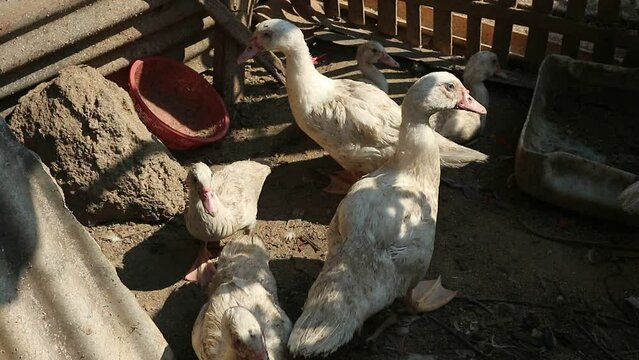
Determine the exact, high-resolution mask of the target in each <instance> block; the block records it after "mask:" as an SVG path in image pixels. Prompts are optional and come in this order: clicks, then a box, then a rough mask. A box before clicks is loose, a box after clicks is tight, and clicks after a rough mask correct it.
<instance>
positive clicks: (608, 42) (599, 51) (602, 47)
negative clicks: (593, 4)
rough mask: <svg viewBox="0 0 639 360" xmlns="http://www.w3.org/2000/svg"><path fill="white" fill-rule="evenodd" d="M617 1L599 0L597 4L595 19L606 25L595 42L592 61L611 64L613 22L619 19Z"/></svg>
mask: <svg viewBox="0 0 639 360" xmlns="http://www.w3.org/2000/svg"><path fill="white" fill-rule="evenodd" d="M619 2H620V0H605V1H601V0H600V1H599V3H598V4H597V19H598V20H599V21H600V22H601V23H602V24H603V26H605V27H607V31H606V32H605V34H603V36H601V39H600V40H599V41H596V42H595V47H594V49H593V52H592V60H593V61H596V62H601V63H606V64H611V63H612V62H613V60H614V58H615V24H616V23H617V21H618V20H619Z"/></svg>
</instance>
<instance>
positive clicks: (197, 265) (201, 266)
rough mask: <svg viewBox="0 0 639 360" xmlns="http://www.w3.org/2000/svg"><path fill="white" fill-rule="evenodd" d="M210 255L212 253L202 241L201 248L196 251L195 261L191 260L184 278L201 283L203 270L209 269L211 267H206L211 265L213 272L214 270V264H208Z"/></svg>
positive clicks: (211, 255)
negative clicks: (191, 263)
mask: <svg viewBox="0 0 639 360" xmlns="http://www.w3.org/2000/svg"><path fill="white" fill-rule="evenodd" d="M212 257H213V254H211V252H210V251H209V249H208V247H207V246H206V243H204V244H203V246H202V248H201V249H200V252H198V254H197V258H196V259H195V262H193V265H191V268H190V269H189V272H188V273H187V274H186V275H185V276H184V280H186V281H197V282H200V284H201V281H200V280H201V277H202V276H203V272H204V271H205V270H206V271H208V272H210V271H211V269H207V268H208V267H211V266H212V270H213V273H214V272H215V265H213V264H211V265H208V264H209V260H210V259H211V258H212Z"/></svg>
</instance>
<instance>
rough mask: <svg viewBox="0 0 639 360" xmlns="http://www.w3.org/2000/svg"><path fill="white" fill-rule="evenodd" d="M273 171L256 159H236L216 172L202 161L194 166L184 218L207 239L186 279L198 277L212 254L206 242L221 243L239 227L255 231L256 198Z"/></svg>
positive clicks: (199, 236)
mask: <svg viewBox="0 0 639 360" xmlns="http://www.w3.org/2000/svg"><path fill="white" fill-rule="evenodd" d="M270 173H271V168H270V167H268V166H267V165H264V164H261V163H258V162H256V161H237V162H234V163H232V164H229V165H224V166H222V167H221V168H220V169H219V170H217V171H215V172H213V171H211V168H209V167H208V166H206V165H205V164H204V163H201V162H200V163H196V164H194V165H193V166H192V167H191V169H190V171H189V175H188V176H187V184H188V187H189V204H188V208H187V210H186V213H185V215H184V220H185V223H186V228H187V230H188V231H189V233H190V234H191V235H193V236H194V237H196V238H197V239H200V240H202V241H203V242H204V243H203V245H202V249H201V250H200V253H199V255H198V258H197V259H196V261H195V263H194V264H193V266H192V268H191V271H189V273H188V274H187V275H186V277H185V279H187V280H191V281H194V280H196V277H197V269H198V267H199V266H200V265H201V264H203V263H205V262H206V261H207V260H208V259H210V258H211V253H210V252H209V250H208V247H207V243H209V242H214V243H219V242H220V240H222V239H224V238H226V237H228V236H231V235H233V234H234V233H236V232H237V231H239V230H244V231H245V232H246V233H251V232H252V231H253V229H254V227H255V222H256V216H257V201H258V199H259V197H260V193H261V192H262V186H263V185H264V180H266V177H267V176H268V175H269V174H270Z"/></svg>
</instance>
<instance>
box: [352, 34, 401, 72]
mask: <svg viewBox="0 0 639 360" xmlns="http://www.w3.org/2000/svg"><path fill="white" fill-rule="evenodd" d="M357 59H358V60H360V61H362V62H364V63H366V64H376V63H378V62H379V63H382V64H386V65H388V66H391V67H394V68H398V67H399V63H397V61H395V59H393V58H392V57H391V56H390V55H388V53H387V52H386V49H384V47H383V46H382V44H380V43H378V42H377V41H372V40H371V41H367V42H365V43H363V44H362V45H360V46H359V47H358V48H357Z"/></svg>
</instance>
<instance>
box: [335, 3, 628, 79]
mask: <svg viewBox="0 0 639 360" xmlns="http://www.w3.org/2000/svg"><path fill="white" fill-rule="evenodd" d="M323 2H324V11H325V13H326V15H327V16H329V17H340V15H341V12H340V8H346V9H347V11H348V15H347V19H346V20H347V21H348V22H350V23H352V24H354V25H364V24H365V23H366V18H367V15H374V16H375V17H376V19H377V24H376V30H377V31H379V32H380V33H382V34H386V35H391V36H397V35H400V34H399V33H400V31H398V25H400V26H401V27H402V30H403V31H402V32H401V35H402V37H403V40H404V41H406V42H408V43H409V44H411V45H413V46H416V47H420V46H422V45H423V39H424V37H423V36H424V34H425V33H427V34H428V35H432V42H431V44H430V45H431V47H432V48H433V49H435V50H437V51H439V52H442V53H444V54H447V55H450V54H452V52H453V42H454V40H457V41H455V43H462V44H463V45H465V54H466V56H470V55H472V54H474V53H475V52H477V51H479V50H480V49H481V47H482V45H490V47H491V48H492V51H494V52H495V53H496V54H497V55H498V57H499V59H500V62H501V63H502V65H504V66H505V65H506V64H507V61H508V57H509V54H510V53H513V52H514V53H517V52H519V53H520V55H521V56H523V57H524V59H525V62H526V63H527V64H528V65H529V67H530V68H531V69H536V68H537V67H538V66H539V64H540V63H541V61H542V60H543V58H544V57H545V55H546V54H547V53H561V54H565V55H569V56H572V57H577V56H578V55H579V53H580V49H584V48H586V49H588V51H587V52H591V55H590V56H589V57H590V60H593V61H596V62H601V63H613V62H614V61H615V56H617V58H619V57H620V56H621V57H622V58H623V64H624V65H625V66H637V65H639V36H638V34H637V30H633V29H630V28H628V27H627V26H626V23H625V22H623V21H621V18H620V0H600V1H599V4H598V8H597V14H596V19H595V21H592V19H589V20H586V17H585V9H586V5H587V0H569V1H568V5H567V10H566V13H565V14H564V15H562V16H558V15H553V14H551V11H552V7H553V0H532V5H531V6H526V7H524V6H521V5H517V6H514V5H515V3H516V1H514V0H513V1H504V0H499V1H496V2H488V1H473V0H399V1H397V0H347V1H346V0H342V1H340V0H323ZM504 4H505V5H504ZM340 5H341V6H340ZM509 5H510V6H509ZM371 9H374V10H376V12H375V11H371ZM398 10H399V11H398ZM400 13H401V16H398V15H399V14H400ZM483 19H488V20H491V21H483ZM517 25H519V26H520V27H521V26H523V27H527V32H526V31H523V32H522V31H513V27H514V26H517ZM550 33H556V34H559V35H557V36H553V37H551V41H549V34H550ZM486 35H488V37H487V36H486ZM583 42H586V43H583ZM588 43H591V44H592V46H590V47H588V46H585V47H584V46H582V45H584V44H588ZM590 49H592V50H590ZM616 49H623V50H622V51H616ZM513 50H515V51H513Z"/></svg>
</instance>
